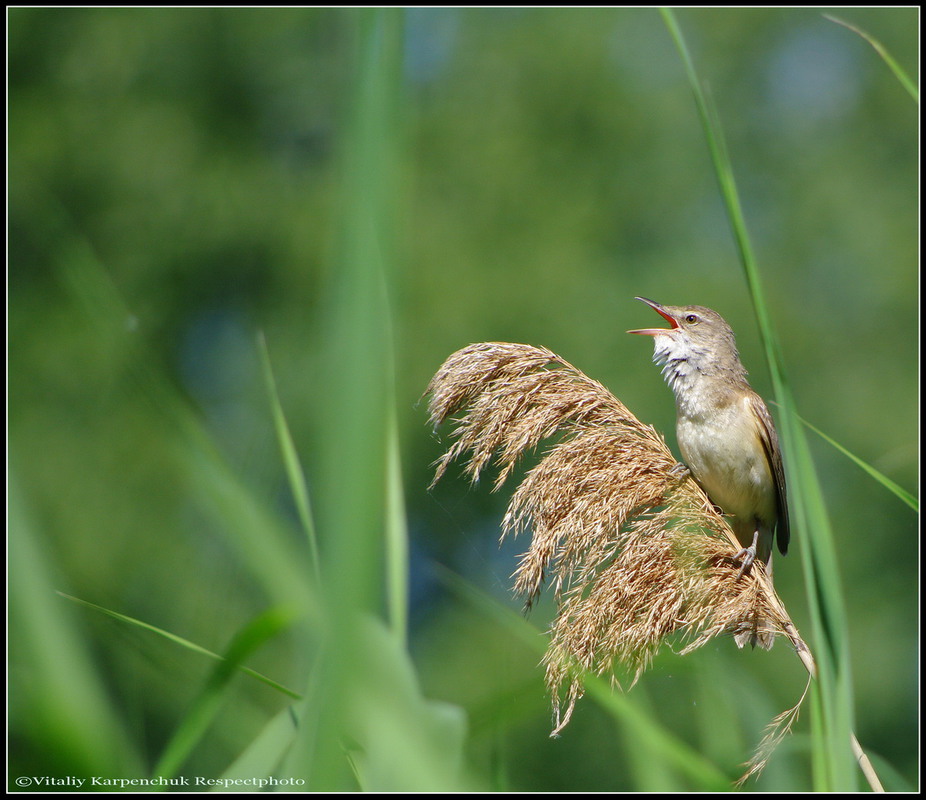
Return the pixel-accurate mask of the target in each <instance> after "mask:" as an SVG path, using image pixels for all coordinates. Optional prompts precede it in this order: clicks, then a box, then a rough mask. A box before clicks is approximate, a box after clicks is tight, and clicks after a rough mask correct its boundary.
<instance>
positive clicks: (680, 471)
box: [669, 461, 691, 479]
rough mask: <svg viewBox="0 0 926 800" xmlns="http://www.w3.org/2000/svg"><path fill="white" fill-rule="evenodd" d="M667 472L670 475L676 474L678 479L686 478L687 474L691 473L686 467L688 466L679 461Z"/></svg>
mask: <svg viewBox="0 0 926 800" xmlns="http://www.w3.org/2000/svg"><path fill="white" fill-rule="evenodd" d="M669 472H670V473H671V474H672V475H675V476H677V477H678V478H679V479H681V478H687V477H688V476H689V475H691V470H690V469H688V467H686V466H685V465H684V464H682V463H681V462H680V461H679V462H678V463H677V464H676V465H675V466H674V467H672V469H670V470H669Z"/></svg>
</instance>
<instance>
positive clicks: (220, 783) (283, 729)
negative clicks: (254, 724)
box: [210, 706, 299, 792]
mask: <svg viewBox="0 0 926 800" xmlns="http://www.w3.org/2000/svg"><path fill="white" fill-rule="evenodd" d="M296 719H297V715H296V712H295V711H294V709H293V708H292V707H291V706H288V707H286V708H284V709H282V710H281V711H279V712H278V713H277V714H276V716H274V717H273V719H271V720H270V722H268V723H267V724H266V725H265V726H264V729H263V730H262V731H261V732H260V733H259V734H258V735H257V737H256V738H255V739H254V741H253V742H251V744H249V745H248V746H247V747H246V748H245V749H244V750H243V751H242V753H241V754H240V755H239V756H238V758H236V759H235V761H234V762H233V763H232V764H231V765H230V766H229V767H228V769H226V770H225V772H223V773H222V774H221V776H219V778H217V779H216V783H215V785H213V786H212V788H211V789H210V791H213V792H254V791H259V790H262V789H265V788H269V789H280V790H282V791H287V790H288V789H296V790H298V788H299V787H298V785H296V786H293V785H292V784H288V783H287V779H285V778H280V779H278V780H279V781H280V783H278V784H268V785H264V786H262V785H260V784H259V783H256V781H259V780H268V781H269V780H277V779H274V778H273V777H272V776H273V775H274V774H275V773H276V771H277V769H278V767H279V765H280V762H281V761H282V760H283V758H284V757H285V755H286V752H287V750H289V748H290V746H291V745H292V742H293V738H294V737H295V735H296V729H297V725H296Z"/></svg>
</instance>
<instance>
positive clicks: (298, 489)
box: [257, 331, 321, 585]
mask: <svg viewBox="0 0 926 800" xmlns="http://www.w3.org/2000/svg"><path fill="white" fill-rule="evenodd" d="M257 341H258V345H259V350H260V360H261V364H262V365H263V368H264V382H265V383H266V384H267V393H268V394H269V395H270V408H271V411H272V413H273V424H274V427H275V428H276V433H277V439H278V440H279V443H280V451H281V453H282V454H283V464H284V466H285V467H286V476H287V478H288V479H289V489H290V491H291V492H292V493H293V500H294V501H295V503H296V511H297V513H298V514H299V521H300V522H301V523H302V528H303V530H304V531H305V534H306V537H307V538H308V540H309V549H310V552H311V558H312V570H313V572H314V574H315V582H316V585H318V584H320V583H321V573H320V570H321V568H320V566H319V561H318V537H317V536H316V533H315V521H314V520H313V518H312V508H311V505H310V503H309V491H308V489H307V488H306V482H305V473H304V472H303V471H302V465H301V464H300V463H299V455H298V454H297V452H296V446H295V444H293V437H292V435H291V434H290V432H289V424H288V423H287V422H286V415H285V414H284V413H283V406H282V404H281V403H280V396H279V394H278V392H277V384H276V379H275V378H274V377H273V367H272V366H271V364H270V351H269V350H268V349H267V339H266V337H265V336H264V334H263V332H262V331H261V332H260V333H259V334H258V336H257Z"/></svg>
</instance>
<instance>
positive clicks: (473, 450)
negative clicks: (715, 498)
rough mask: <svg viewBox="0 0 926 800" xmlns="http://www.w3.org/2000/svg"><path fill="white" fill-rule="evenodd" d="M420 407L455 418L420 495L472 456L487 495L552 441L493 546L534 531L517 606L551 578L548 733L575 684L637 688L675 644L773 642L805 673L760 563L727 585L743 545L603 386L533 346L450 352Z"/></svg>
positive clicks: (472, 474) (489, 345) (808, 661)
mask: <svg viewBox="0 0 926 800" xmlns="http://www.w3.org/2000/svg"><path fill="white" fill-rule="evenodd" d="M425 394H429V395H430V402H429V404H428V409H429V412H430V419H431V422H432V423H433V424H434V426H435V427H436V426H437V425H439V424H440V423H442V422H443V421H444V420H446V419H447V418H448V417H451V416H454V415H457V416H456V425H455V428H454V430H453V433H452V435H453V438H454V440H455V441H454V442H453V444H452V445H451V446H450V448H449V449H448V450H447V451H446V453H444V455H443V456H442V457H441V458H440V459H439V460H438V461H437V464H436V473H435V476H434V481H433V482H432V486H433V485H434V483H436V482H437V481H438V480H439V479H440V478H441V476H442V475H443V474H444V472H445V471H446V470H447V467H448V466H449V464H450V463H451V462H452V461H454V460H455V459H457V458H460V457H461V456H463V455H464V454H468V458H467V459H466V462H465V472H466V474H467V476H468V477H469V479H470V480H471V481H473V482H475V481H477V480H478V479H479V477H480V475H481V474H482V472H483V470H484V469H485V468H486V467H487V466H488V465H489V464H490V463H491V462H492V461H493V460H494V461H495V463H496V464H497V466H498V468H499V473H498V476H497V478H496V479H495V489H496V490H497V489H498V488H500V487H501V486H502V484H503V483H504V482H505V480H506V479H507V478H508V477H509V476H510V475H511V472H512V470H513V469H514V467H515V465H516V463H517V461H518V458H519V456H521V455H522V454H523V453H525V451H531V450H534V449H535V448H536V447H537V445H538V444H540V442H541V441H543V440H544V439H548V438H550V437H554V436H555V437H556V438H555V439H554V440H553V443H552V445H551V446H550V447H549V448H548V449H547V450H546V452H545V453H543V455H542V457H541V459H540V461H539V463H538V464H537V465H536V466H535V467H533V468H532V469H531V470H530V471H528V472H527V474H526V475H525V477H524V478H523V480H522V481H521V484H520V486H518V488H517V489H516V490H515V492H514V494H513V495H512V498H511V501H510V503H509V506H508V510H507V513H506V514H505V517H504V520H503V523H502V533H501V536H502V538H504V537H506V536H510V535H517V534H519V533H521V532H524V531H527V530H528V529H530V530H531V531H532V538H531V543H530V546H529V548H528V549H527V551H526V552H525V553H524V554H523V555H522V556H521V558H520V562H519V564H518V567H517V570H516V571H515V573H514V575H513V577H514V579H515V584H514V588H515V591H516V593H517V594H519V595H521V596H522V597H523V598H524V599H525V605H526V607H527V608H529V607H530V605H531V604H532V603H533V602H534V600H535V599H536V597H537V595H538V594H539V592H540V590H541V588H542V586H543V584H544V582H545V580H546V579H547V577H549V579H550V582H551V584H552V589H553V591H554V592H555V597H556V600H557V614H556V618H555V620H554V622H553V624H552V627H551V631H550V644H549V647H548V650H547V652H546V655H545V657H544V664H545V667H546V681H547V685H548V687H549V690H550V692H551V695H552V698H553V709H554V720H555V724H554V729H553V734H552V735H556V734H558V733H559V732H560V731H561V730H562V729H563V727H564V726H565V725H566V724H567V723H568V722H569V718H570V716H571V714H572V711H573V708H574V706H575V703H576V701H577V700H578V699H579V698H580V697H581V696H582V693H583V683H582V676H583V674H584V673H585V672H586V671H589V672H592V673H596V674H599V675H600V674H604V673H606V672H609V671H610V672H611V675H612V680H615V681H616V680H617V678H616V677H615V676H614V672H613V667H614V663H615V662H618V663H619V664H621V665H622V666H623V667H624V668H625V669H626V670H627V671H628V672H629V674H630V675H631V676H632V677H631V681H630V685H633V683H634V682H636V680H637V679H638V678H639V676H640V674H641V673H642V672H643V670H645V669H646V667H647V666H648V665H649V664H650V662H651V660H652V658H653V656H654V655H655V654H656V652H657V651H658V650H659V648H660V646H661V645H662V644H663V643H665V642H666V640H667V638H668V637H670V636H673V635H677V636H678V637H679V638H680V640H681V643H682V649H681V653H682V654H685V653H688V652H691V651H692V650H694V649H696V648H698V647H700V646H701V645H703V644H705V643H706V642H708V641H709V640H711V639H713V638H714V637H715V636H719V635H721V634H724V633H728V634H732V635H733V636H734V637H735V640H736V641H737V643H738V644H739V646H742V644H743V642H744V641H747V640H749V639H753V638H754V637H756V635H757V634H758V635H759V637H760V638H763V637H764V638H768V639H770V638H771V637H774V636H777V635H783V636H786V637H787V638H788V639H789V640H790V641H791V643H792V644H793V645H794V647H795V649H796V650H797V652H798V654H799V655H800V657H801V658H802V660H803V661H804V664H805V666H807V669H808V671H811V672H812V669H813V660H812V658H811V656H810V651H809V650H808V649H807V647H806V645H804V643H803V641H802V640H801V639H800V637H799V635H798V633H797V631H796V629H795V628H794V625H793V624H792V623H791V621H790V618H789V617H788V614H787V612H786V611H785V609H784V606H783V605H782V604H781V602H780V601H779V599H778V597H777V595H776V594H775V592H774V589H773V588H772V585H771V582H770V581H769V580H768V578H767V576H766V574H765V571H764V568H763V565H762V564H761V563H758V562H756V563H754V564H753V566H752V569H751V570H750V572H748V573H747V574H744V575H742V576H740V575H739V572H740V563H739V562H738V561H736V560H735V559H734V556H735V555H736V553H737V552H738V551H739V550H740V544H739V543H738V541H737V539H736V537H735V536H734V534H733V531H732V530H731V528H730V527H729V525H728V524H727V522H726V521H725V519H724V517H723V516H722V514H721V513H719V512H718V511H717V510H716V509H715V508H714V506H713V505H712V504H711V502H710V500H708V498H707V496H706V495H705V494H704V492H703V491H702V490H701V488H700V487H699V486H698V485H697V484H696V483H695V482H694V480H693V479H692V478H691V477H690V476H689V475H688V473H687V470H685V469H684V468H683V467H681V465H679V464H678V463H677V462H676V460H675V458H674V457H673V456H672V453H671V452H670V450H669V449H668V447H667V446H666V444H665V442H664V441H663V439H662V437H661V436H660V435H659V434H658V433H657V432H656V431H655V430H654V429H653V428H652V427H651V426H649V425H645V424H643V423H642V422H640V420H638V419H637V418H636V417H635V416H634V415H633V414H632V413H631V412H630V411H629V409H627V407H626V406H625V405H624V404H623V403H621V402H620V400H618V399H617V398H616V397H615V396H614V395H613V394H611V393H610V392H609V391H608V390H607V389H606V388H605V387H604V386H602V385H601V384H600V383H598V382H597V381H594V380H592V379H591V378H589V377H587V376H586V375H584V374H583V373H582V372H580V371H579V370H578V369H576V368H575V367H573V366H572V365H571V364H569V363H568V362H567V361H565V360H563V359H562V358H560V357H559V356H557V355H556V354H555V353H553V352H552V351H550V350H547V349H545V348H540V347H532V346H530V345H524V344H510V343H505V342H484V343H480V344H472V345H469V346H468V347H465V348H463V349H462V350H459V351H457V352H456V353H453V354H452V355H451V356H450V357H449V358H448V359H447V360H446V361H445V362H444V363H443V365H442V366H441V367H440V369H439V370H438V371H437V373H436V374H435V375H434V377H433V378H432V380H431V382H430V384H429V385H428V388H427V390H426V392H425ZM798 705H799V704H798ZM796 710H797V707H795V709H793V710H792V711H793V712H794V713H795V714H796ZM793 716H794V715H793V714H792V716H791V717H789V718H788V719H787V720H786V721H787V725H788V726H790V723H791V722H793ZM782 719H783V722H782V724H784V722H785V720H784V715H783V717H782ZM772 733H776V734H777V735H780V734H781V730H780V729H776V731H773V732H772ZM753 766H756V765H753ZM760 766H761V765H758V767H757V768H759V767H760ZM752 771H753V772H754V771H756V769H752Z"/></svg>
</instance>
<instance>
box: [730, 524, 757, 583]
mask: <svg viewBox="0 0 926 800" xmlns="http://www.w3.org/2000/svg"><path fill="white" fill-rule="evenodd" d="M758 542H759V532H758V531H756V532H755V534H754V535H753V537H752V544H751V545H749V547H744V548H743V549H742V550H740V551H739V552H738V553H737V554H736V555H735V556H733V560H734V561H740V560H742V562H743V565H742V566H741V567H740V571H739V574H738V575H737V576H736V579H737V580H739V579H740V578H742V577H743V575H745V574H746V573H747V572H749V568H750V567H751V566H752V562H753V561H755V560H756V546H757V545H758Z"/></svg>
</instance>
